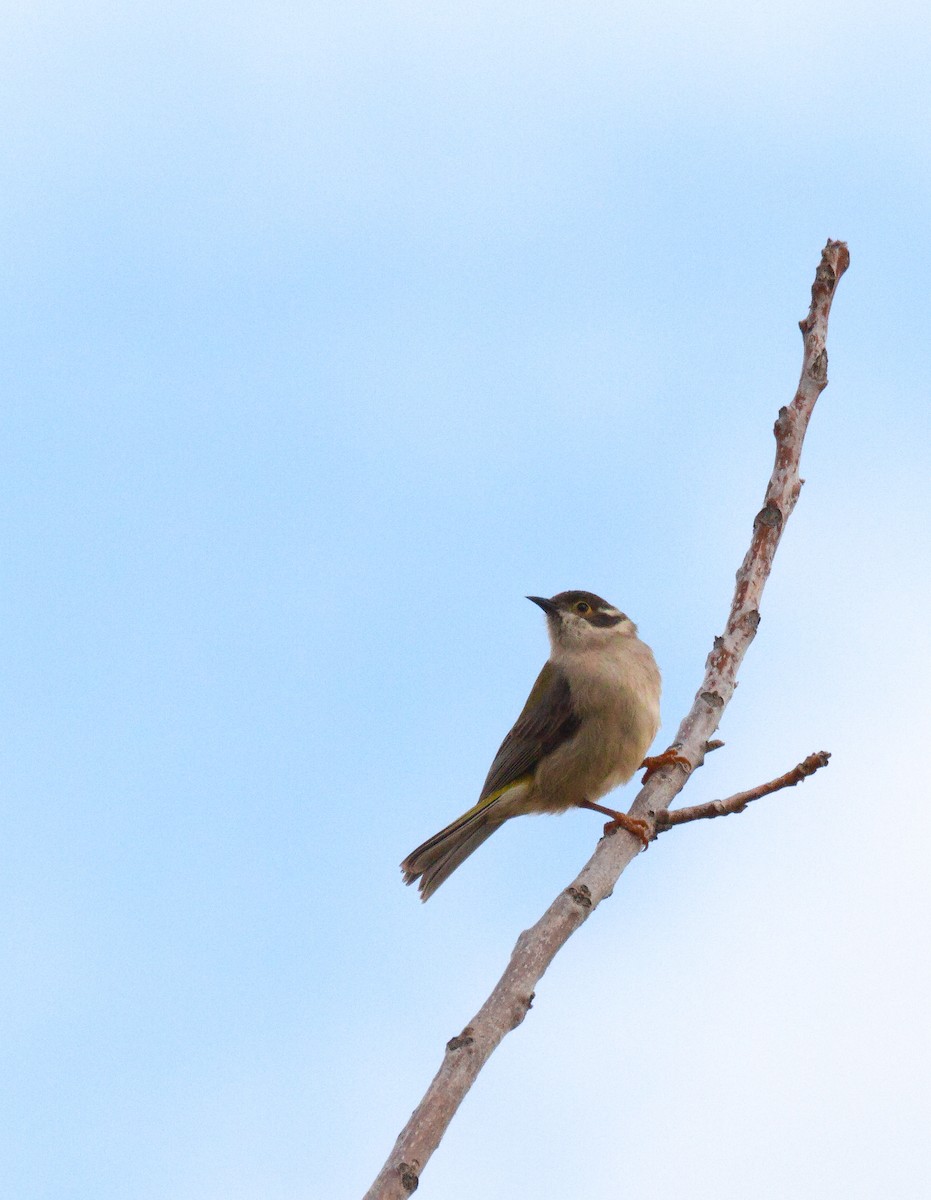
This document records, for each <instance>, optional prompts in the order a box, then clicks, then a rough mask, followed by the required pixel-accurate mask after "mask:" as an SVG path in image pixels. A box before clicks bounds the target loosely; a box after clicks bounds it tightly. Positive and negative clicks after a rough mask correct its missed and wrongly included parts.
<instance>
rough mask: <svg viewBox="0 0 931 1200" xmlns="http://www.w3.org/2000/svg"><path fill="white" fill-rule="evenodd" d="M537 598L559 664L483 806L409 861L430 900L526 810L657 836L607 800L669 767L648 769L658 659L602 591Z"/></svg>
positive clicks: (536, 695) (512, 736) (498, 759)
mask: <svg viewBox="0 0 931 1200" xmlns="http://www.w3.org/2000/svg"><path fill="white" fill-rule="evenodd" d="M527 598H528V600H532V601H533V602H534V604H538V605H539V606H540V608H542V609H543V611H544V612H545V613H546V624H547V630H548V632H549V638H550V647H551V649H550V657H549V660H548V661H547V662H546V664H545V665H544V667H543V670H542V671H541V672H540V674H539V675H538V676H537V681H536V683H535V684H534V685H533V689H532V691H531V693H530V696H529V697H528V699H527V703H526V704H525V705H524V708H523V711H522V712H521V714H520V716H519V717H518V718H517V721H516V722H515V724H514V728H513V729H512V730H511V732H510V733H509V734H508V735H507V737H506V738H505V739H504V741H503V742H502V743H501V748H500V749H499V751H498V753H497V754H496V755H495V759H494V762H493V763H492V764H491V769H490V770H489V772H488V778H487V779H486V780H485V786H484V787H483V788H482V793H481V795H480V796H479V798H478V802H477V803H476V804H475V805H473V807H472V808H470V809H469V811H468V812H466V813H463V815H462V816H461V817H459V819H458V820H456V821H453V823H452V824H451V825H447V826H446V828H445V829H441V830H440V832H439V833H437V834H434V836H433V837H432V838H429V839H428V840H427V841H426V842H424V843H423V845H422V846H418V847H417V849H416V850H414V851H413V852H412V853H411V854H409V855H408V856H407V858H406V859H405V860H404V862H403V863H402V864H401V870H402V871H403V872H404V881H405V883H413V882H414V880H419V881H420V882H419V888H420V895H421V898H422V899H423V900H426V899H427V898H428V897H429V896H431V895H432V894H433V893H434V892H435V891H436V889H437V888H438V887H439V886H440V884H441V883H442V882H443V881H444V880H445V879H448V878H449V876H450V875H451V874H452V872H453V871H455V869H456V867H458V866H459V864H460V863H461V862H463V860H464V859H466V858H467V857H468V856H469V855H470V854H471V853H472V851H473V850H475V849H476V848H477V847H478V846H480V845H481V844H482V842H484V840H485V839H486V838H487V837H490V835H491V834H492V833H494V831H495V830H496V829H497V828H498V826H499V825H502V824H503V823H504V822H505V821H508V820H510V818H511V817H517V816H520V815H522V814H523V813H536V812H552V813H555V812H564V811H565V810H566V809H569V808H591V809H594V810H595V811H596V812H600V813H604V814H605V815H606V816H609V817H610V818H611V822H610V823H609V826H610V825H613V826H615V827H618V826H619V827H622V828H624V829H626V830H628V831H629V832H631V833H633V834H635V835H636V836H637V837H639V838H641V840H642V841H643V842H644V844H646V843H647V841H648V839H649V827H648V826H647V824H646V823H645V822H644V821H639V820H636V819H635V818H632V817H629V816H627V815H626V814H625V813H619V812H615V811H614V810H613V809H610V808H604V807H603V806H602V805H600V804H598V801H599V800H600V799H601V797H602V796H604V795H605V794H606V793H607V792H610V791H611V789H612V788H615V787H617V786H618V784H621V783H626V782H627V780H628V779H630V777H631V776H632V775H633V773H634V772H635V771H636V770H637V768H638V767H640V766H641V765H645V766H648V767H652V766H654V765H659V763H660V759H649V760H647V762H646V763H644V755H645V754H646V751H647V750H648V749H649V747H650V744H651V742H652V741H653V739H654V737H655V736H656V732H657V730H658V729H659V720H660V718H659V697H660V675H659V669H658V668H657V666H656V661H655V659H654V658H653V652H652V651H651V650H650V647H649V646H647V645H646V643H645V642H642V641H641V640H640V638H638V637H637V626H636V625H635V624H634V623H633V621H631V619H630V618H629V617H627V616H625V615H624V613H622V612H621V611H620V609H617V608H615V607H614V605H613V604H609V603H608V601H607V600H602V599H601V597H600V596H596V595H594V593H592V592H582V591H571V592H560V593H559V595H557V596H553V597H552V598H551V599H549V600H546V599H544V598H543V597H542V596H528V597H527ZM673 757H675V758H677V757H678V756H673ZM661 759H662V761H663V762H665V761H671V760H669V759H667V758H666V757H665V756H661ZM609 826H606V829H607V828H609Z"/></svg>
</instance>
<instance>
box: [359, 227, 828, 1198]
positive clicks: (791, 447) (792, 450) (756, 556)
mask: <svg viewBox="0 0 931 1200" xmlns="http://www.w3.org/2000/svg"><path fill="white" fill-rule="evenodd" d="M849 263H850V256H849V254H848V253H847V247H846V246H845V245H844V243H843V242H834V241H829V242H828V243H827V245H826V246H825V248H824V250H823V251H822V254H821V262H820V264H819V266H818V270H817V273H816V275H815V281H814V283H813V285H812V289H811V307H810V308H809V311H808V316H807V317H806V318H805V319H804V320H803V321H801V322H800V328H801V330H802V335H803V339H804V350H803V358H802V373H801V378H800V380H799V385H798V390H797V391H796V393H795V397H794V399H793V400H792V403H791V404H790V405H789V406H788V407H787V408H783V409H781V410H780V412H779V417H778V419H777V421H776V426H775V434H776V462H775V465H774V467H773V473H772V476H771V478H770V481H769V484H768V486H767V488H766V496H765V498H764V502H763V507H762V508H761V509H760V511H759V512H758V513H757V516H756V519H755V520H754V523H753V535H752V538H751V542H750V548H749V549H748V551H747V554H746V557H745V558H744V561H743V564H742V566H741V568H740V570H739V571H738V572H737V586H736V589H735V591H734V598H733V601H732V603H731V609H730V614H729V616H728V619H727V624H726V625H725V628H724V633H723V634H722V635H721V636H720V637H717V638H715V640H714V647H713V649H712V651H711V653H710V654H709V656H708V660H707V662H706V670H705V678H704V679H703V681H702V684H701V686H700V688H699V689H698V693H697V694H696V697H695V701H694V703H693V705H692V708H691V710H690V711H689V713H688V714H687V716H686V717H685V718H684V720H683V721H682V724H681V725H680V726H679V730H678V733H677V735H676V741H675V742H674V743H673V745H674V747H675V749H676V750H677V751H678V752H679V753H680V754H682V755H684V756H685V757H686V758H687V759H688V761H689V762H691V763H692V765H693V767H697V766H699V765H700V764H701V763H702V762H703V760H704V755H705V753H706V749H707V748H708V743H709V742H710V740H711V738H712V735H713V734H714V732H715V730H716V729H717V727H718V724H719V722H720V720H721V716H722V714H723V712H724V709H725V707H726V706H727V703H728V701H729V700H730V698H731V696H732V695H733V692H734V687H735V685H736V680H737V670H738V668H739V666H740V664H741V662H742V660H743V656H744V654H745V653H746V650H747V647H748V646H749V645H750V642H751V641H752V640H753V637H754V634H755V633H756V629H757V625H758V624H759V620H760V614H759V604H760V597H761V596H762V593H763V587H764V585H765V583H766V580H767V577H768V576H769V572H770V569H771V567H772V562H773V556H774V554H775V552H776V547H777V546H778V545H779V540H780V538H781V536H782V531H783V529H784V528H785V525H786V522H787V521H788V519H789V517H790V516H791V514H792V510H793V508H794V507H795V502H796V500H797V499H798V495H799V492H800V490H801V486H802V484H801V480H800V478H799V474H798V464H799V458H800V455H801V451H802V442H803V440H804V437H805V430H806V429H807V427H808V421H809V418H810V417H811V413H812V410H813V408H814V406H815V402H816V400H817V399H818V396H819V395H820V394H821V392H822V391H823V390H824V388H825V387H826V386H827V381H828V380H827V351H826V350H825V339H826V337H827V329H828V316H829V314H830V311H831V302H832V300H833V299H834V293H835V291H836V288H837V284H838V281H839V280H840V278H841V276H842V275H843V273H844V272H845V271H846V269H847V267H848V266H849ZM688 776H689V772H688V771H686V770H685V769H683V768H682V767H681V766H677V765H670V766H666V767H661V768H660V769H659V770H658V771H657V772H656V773H655V774H654V775H653V776H652V777H651V778H650V780H649V782H648V783H647V784H646V785H645V786H644V787H643V788H642V789H641V791H640V793H639V795H638V796H637V798H636V800H635V801H634V804H633V806H632V807H631V810H630V812H631V815H632V816H636V817H641V818H643V819H645V820H648V821H650V822H656V821H657V820H658V818H659V814H661V813H665V810H666V809H668V807H669V805H670V803H671V801H672V800H673V798H674V797H675V796H676V795H677V794H678V793H679V792H680V791H681V790H682V787H683V786H684V784H685V782H686V779H687V778H688ZM640 847H641V844H640V841H639V840H638V839H637V838H635V837H633V836H632V835H631V834H628V833H624V832H621V833H618V834H615V835H614V836H612V837H605V838H602V839H601V841H600V842H599V843H598V847H597V849H596V850H595V853H594V854H593V855H592V857H591V858H590V859H589V861H588V863H586V865H585V867H584V868H583V869H582V871H581V873H580V874H579V875H578V877H577V878H576V880H575V881H574V882H573V883H572V884H571V885H570V886H569V887H568V888H566V889H565V891H563V892H561V893H560V894H559V896H557V898H556V899H555V900H554V901H553V903H552V904H551V905H550V906H549V908H548V909H547V911H546V912H545V913H544V915H543V916H542V917H541V918H540V920H539V921H538V922H537V923H536V925H534V926H532V927H531V928H530V929H527V930H525V931H524V932H523V933H522V934H521V935H520V937H519V938H518V939H517V944H516V946H515V947H514V950H513V952H512V954H511V960H510V962H509V963H508V966H507V968H506V969H505V971H504V974H503V975H502V976H501V978H500V979H499V981H498V983H497V984H496V985H495V988H494V990H493V991H492V993H491V995H490V996H489V997H488V999H487V1000H486V1001H485V1003H484V1004H483V1005H482V1007H481V1009H480V1010H479V1011H478V1013H477V1014H476V1015H475V1017H474V1018H473V1019H472V1021H470V1022H469V1024H468V1025H467V1026H466V1028H465V1029H464V1030H463V1031H462V1033H461V1034H460V1035H459V1036H458V1037H455V1038H453V1039H452V1040H451V1041H450V1042H449V1043H448V1044H447V1047H446V1053H445V1055H444V1057H443V1062H442V1065H441V1066H440V1069H439V1071H438V1072H437V1074H436V1076H435V1077H434V1079H433V1082H432V1083H431V1084H430V1086H429V1088H428V1089H427V1092H426V1094H425V1096H424V1098H423V1100H422V1101H421V1102H420V1104H419V1105H418V1106H417V1108H416V1109H415V1110H414V1112H413V1113H412V1115H411V1118H410V1120H409V1121H408V1123H407V1125H406V1126H405V1127H404V1129H403V1130H402V1131H401V1134H400V1136H399V1137H398V1140H397V1142H396V1143H395V1145H394V1148H393V1150H392V1151H391V1154H390V1155H389V1157H388V1161H387V1162H386V1163H385V1165H384V1167H382V1169H381V1171H380V1172H379V1174H378V1177H377V1178H376V1179H375V1182H374V1183H373V1184H372V1186H371V1188H370V1189H369V1191H368V1192H367V1193H366V1198H365V1200H403V1198H404V1197H406V1196H409V1195H410V1193H411V1192H413V1191H414V1190H415V1189H416V1187H417V1185H418V1183H419V1179H420V1173H421V1172H422V1170H423V1168H424V1166H425V1165H426V1163H427V1160H428V1159H429V1158H430V1156H431V1154H433V1152H434V1150H435V1149H436V1147H437V1146H438V1145H439V1142H440V1139H441V1138H442V1136H443V1134H444V1132H445V1131H446V1127H447V1126H448V1125H449V1122H450V1121H451V1120H452V1117H453V1115H454V1114H455V1112H456V1109H457V1108H458V1107H459V1105H460V1103H461V1102H462V1099H463V1097H464V1096H465V1094H466V1093H467V1092H468V1090H469V1088H470V1087H471V1086H472V1083H473V1082H474V1080H475V1078H476V1076H477V1075H478V1073H479V1071H480V1070H481V1069H482V1067H483V1066H484V1065H485V1062H486V1061H487V1060H488V1058H489V1056H490V1055H491V1053H492V1051H493V1050H494V1049H495V1047H496V1046H497V1045H498V1043H499V1042H500V1041H501V1039H502V1038H503V1037H504V1036H505V1035H506V1034H507V1033H509V1032H510V1031H511V1030H512V1029H516V1028H517V1026H518V1025H519V1024H520V1023H521V1021H523V1019H524V1017H525V1016H526V1015H527V1012H528V1010H529V1008H530V1002H531V1000H532V999H533V993H534V989H535V988H536V985H537V983H538V982H539V980H540V978H541V977H542V975H543V973H544V972H545V971H546V969H547V967H548V966H549V964H550V963H551V962H552V960H553V958H554V956H555V955H556V953H557V951H558V950H559V948H560V947H561V946H562V945H563V944H564V942H566V940H567V939H568V938H569V937H570V936H571V935H572V934H573V933H574V932H575V931H576V929H578V927H579V926H580V925H581V924H582V923H583V921H585V920H586V919H587V918H588V917H589V916H590V915H591V913H592V912H593V911H594V910H595V908H596V907H597V906H598V904H600V902H601V901H602V900H604V899H605V897H606V896H610V894H611V892H612V890H613V888H614V885H615V883H616V882H617V880H618V877H619V876H620V874H621V872H622V871H623V870H624V868H625V867H626V866H627V865H628V864H629V863H630V862H631V861H632V860H633V859H634V858H635V857H636V856H637V854H638V853H639V851H640Z"/></svg>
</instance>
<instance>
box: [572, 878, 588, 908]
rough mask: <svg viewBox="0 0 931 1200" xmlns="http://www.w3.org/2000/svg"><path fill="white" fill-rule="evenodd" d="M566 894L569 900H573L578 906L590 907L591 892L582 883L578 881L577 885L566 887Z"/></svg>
mask: <svg viewBox="0 0 931 1200" xmlns="http://www.w3.org/2000/svg"><path fill="white" fill-rule="evenodd" d="M566 895H567V896H568V897H569V899H570V900H574V901H575V903H576V904H578V906H579V907H580V908H591V906H592V894H591V892H590V891H589V890H588V888H587V887H586V886H585V884H584V883H580V884H579V886H578V887H567V888H566Z"/></svg>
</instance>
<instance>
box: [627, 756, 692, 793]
mask: <svg viewBox="0 0 931 1200" xmlns="http://www.w3.org/2000/svg"><path fill="white" fill-rule="evenodd" d="M673 765H678V766H680V767H682V769H683V770H684V771H685V773H686V775H690V774H691V773H692V764H691V763H690V762H689V760H688V759H687V758H686V757H685V755H684V754H680V753H679V752H678V750H675V749H673V747H672V746H670V747H669V749H668V750H664V751H663V753H662V754H657V755H655V756H654V757H653V758H645V759H644V760H643V762H642V763H641V764H640V766H641V767H642V768H644V769H645V770H646V774H645V775H644V777H643V778H642V779H641V780H640V786H641V787H643V785H644V784H645V783H646V781H647V780H648V779H649V778H650V777H651V776H652V775H655V774H656V772H657V771H659V770H660V769H661V768H662V767H670V766H673Z"/></svg>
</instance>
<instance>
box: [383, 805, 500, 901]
mask: <svg viewBox="0 0 931 1200" xmlns="http://www.w3.org/2000/svg"><path fill="white" fill-rule="evenodd" d="M496 799H497V796H494V797H488V799H487V800H485V801H483V802H481V803H480V804H477V805H476V806H475V808H470V809H469V811H468V812H467V813H464V814H463V816H461V817H460V818H459V819H458V820H457V821H453V823H452V824H451V825H447V826H446V828H445V829H441V830H440V832H439V833H435V834H434V835H433V837H432V838H428V839H427V841H425V842H424V843H423V845H422V846H418V847H417V849H416V850H414V851H413V852H412V853H411V854H408V856H407V858H405V860H404V862H402V863H401V870H402V871H403V872H404V882H405V883H413V882H414V880H415V879H419V880H420V883H419V884H418V885H417V886H418V887H419V889H420V898H421V900H426V899H428V898H429V897H430V896H432V895H433V893H434V892H435V891H436V889H437V888H438V887H439V886H440V884H441V883H443V881H444V880H446V879H448V878H449V877H450V875H452V873H453V871H455V869H456V867H458V866H459V864H460V863H462V862H464V861H465V860H466V859H467V858H468V857H469V855H470V854H471V853H472V851H473V850H477V849H478V847H479V846H480V845H481V844H482V842H484V841H485V839H486V838H489V837H491V835H492V834H493V833H494V831H495V830H496V829H497V828H498V826H499V825H503V824H504V822H505V821H506V820H507V818H508V816H510V815H511V814H510V813H507V814H502V813H500V812H495V811H494V810H495V805H494V800H496ZM489 801H491V803H489Z"/></svg>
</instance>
